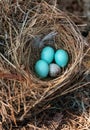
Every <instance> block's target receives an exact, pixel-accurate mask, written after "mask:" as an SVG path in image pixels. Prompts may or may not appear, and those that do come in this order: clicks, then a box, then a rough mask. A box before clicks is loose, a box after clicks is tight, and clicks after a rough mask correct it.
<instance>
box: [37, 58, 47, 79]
mask: <svg viewBox="0 0 90 130" xmlns="http://www.w3.org/2000/svg"><path fill="white" fill-rule="evenodd" d="M35 72H36V73H37V75H38V76H39V77H40V78H46V77H47V76H48V73H49V66H48V63H47V62H46V61H44V60H38V61H37V62H36V64H35Z"/></svg>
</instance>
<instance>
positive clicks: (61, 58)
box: [55, 49, 69, 68]
mask: <svg viewBox="0 0 90 130" xmlns="http://www.w3.org/2000/svg"><path fill="white" fill-rule="evenodd" d="M68 61H69V55H68V53H67V51H65V50H63V49H59V50H57V51H56V53H55V62H56V64H57V65H59V66H60V67H62V68H63V67H65V66H66V65H67V64H68Z"/></svg>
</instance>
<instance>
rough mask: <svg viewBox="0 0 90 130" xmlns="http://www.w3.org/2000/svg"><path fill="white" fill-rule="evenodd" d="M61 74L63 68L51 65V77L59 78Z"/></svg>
mask: <svg viewBox="0 0 90 130" xmlns="http://www.w3.org/2000/svg"><path fill="white" fill-rule="evenodd" d="M60 73H61V68H60V67H59V66H58V65H57V64H55V63H51V64H50V65H49V75H50V77H57V76H58V75H59V74H60Z"/></svg>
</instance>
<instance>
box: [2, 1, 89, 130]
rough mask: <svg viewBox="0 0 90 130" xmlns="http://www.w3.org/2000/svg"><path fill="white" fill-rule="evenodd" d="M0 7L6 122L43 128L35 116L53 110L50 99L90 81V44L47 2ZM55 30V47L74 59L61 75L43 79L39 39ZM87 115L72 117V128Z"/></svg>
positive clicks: (5, 3)
mask: <svg viewBox="0 0 90 130" xmlns="http://www.w3.org/2000/svg"><path fill="white" fill-rule="evenodd" d="M0 6H1V7H2V8H1V9H0V15H1V18H0V24H1V26H0V30H1V31H0V38H2V40H3V41H4V42H5V45H4V46H3V48H4V50H3V51H4V53H2V50H1V53H0V115H1V117H2V119H1V120H2V121H1V122H2V124H3V127H4V128H5V127H6V129H9V130H10V129H12V127H13V129H14V128H16V129H19V128H18V127H23V126H25V125H27V123H28V122H32V124H28V125H27V126H26V128H22V129H30V130H31V129H37V130H39V129H40V128H38V127H37V126H38V125H37V124H33V122H35V117H36V115H38V114H40V113H41V112H43V111H45V110H47V109H51V101H52V102H53V100H54V99H56V98H58V97H60V96H62V95H65V94H67V93H70V92H72V91H74V90H76V89H78V88H81V87H85V86H87V85H89V84H90V82H89V81H88V82H87V81H86V80H85V76H86V73H87V72H88V68H85V67H84V66H85V64H83V62H82V61H83V59H84V57H85V55H86V54H87V52H88V50H87V49H86V48H87V46H86V45H87V44H85V41H84V40H83V38H82V36H81V33H80V32H79V29H78V28H77V26H76V25H75V24H74V23H73V21H72V20H71V19H70V18H69V17H68V16H67V15H66V14H65V13H64V12H62V11H60V10H58V9H56V8H55V6H51V5H49V4H47V3H46V2H41V3H38V2H37V1H35V2H32V1H25V2H24V1H22V0H20V1H19V2H18V1H13V2H12V1H8V2H6V1H4V0H2V1H0ZM50 32H57V35H56V37H55V38H54V41H55V44H53V45H52V46H53V47H54V48H56V49H57V48H64V49H66V50H67V51H68V52H69V55H70V62H69V65H68V66H67V68H66V69H65V70H63V72H62V75H60V76H59V77H58V78H56V79H50V78H47V79H46V80H41V79H39V78H37V77H36V75H35V73H34V69H33V66H34V64H35V61H36V60H37V59H38V57H39V55H40V51H41V48H40V47H41V46H40V47H39V44H38V43H37V42H36V43H34V40H35V38H36V36H40V37H41V39H42V38H43V37H44V36H46V35H47V34H49V33H50ZM46 44H47V43H46ZM89 49H90V48H89ZM82 115H83V116H82V120H81V119H80V117H79V116H77V117H76V116H75V118H76V119H75V120H73V119H72V127H71V128H72V129H74V128H75V126H74V124H75V122H76V120H78V122H80V121H82V122H86V120H87V114H85V113H83V114H82ZM88 119H89V118H88ZM37 122H38V121H37ZM88 123H89V122H88ZM56 126H57V124H56ZM50 127H51V126H50ZM58 127H59V126H58ZM65 127H69V125H68V126H67V125H66V126H65ZM85 127H86V126H85ZM45 129H48V128H45ZM51 129H54V128H51ZM55 129H56V128H55ZM67 129H68V128H67ZM78 129H81V126H79V127H78ZM83 129H84V128H83Z"/></svg>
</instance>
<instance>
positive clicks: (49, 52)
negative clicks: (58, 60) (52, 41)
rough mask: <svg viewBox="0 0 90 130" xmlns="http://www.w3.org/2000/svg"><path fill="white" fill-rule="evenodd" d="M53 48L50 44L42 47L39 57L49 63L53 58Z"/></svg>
mask: <svg viewBox="0 0 90 130" xmlns="http://www.w3.org/2000/svg"><path fill="white" fill-rule="evenodd" d="M54 54H55V53H54V49H53V48H52V47H50V46H47V47H45V48H43V50H42V52H41V59H42V60H45V61H46V62H47V63H48V64H50V63H51V62H52V61H53V59H54Z"/></svg>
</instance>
